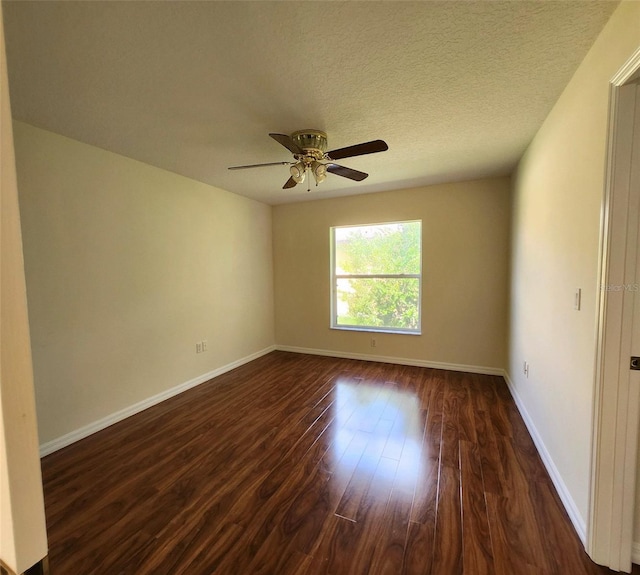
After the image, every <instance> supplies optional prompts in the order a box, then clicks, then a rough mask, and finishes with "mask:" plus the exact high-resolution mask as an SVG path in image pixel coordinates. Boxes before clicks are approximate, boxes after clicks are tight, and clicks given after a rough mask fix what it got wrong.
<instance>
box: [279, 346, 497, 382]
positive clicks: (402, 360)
mask: <svg viewBox="0 0 640 575" xmlns="http://www.w3.org/2000/svg"><path fill="white" fill-rule="evenodd" d="M276 349H277V350H278V351H289V352H292V353H307V354H310V355H323V356H327V357H339V358H343V359H359V360H361V361H379V362H381V363H394V364H397V365H414V366H416V367H431V368H433V369H446V370H447V371H465V372H467V373H481V374H484V375H504V370H503V369H502V368H499V367H485V366H481V365H464V364H459V363H443V362H439V361H428V360H424V359H411V358H407V357H392V356H386V355H371V354H368V353H351V352H348V351H335V350H329V349H313V348H310V347H295V346H290V345H277V346H276Z"/></svg>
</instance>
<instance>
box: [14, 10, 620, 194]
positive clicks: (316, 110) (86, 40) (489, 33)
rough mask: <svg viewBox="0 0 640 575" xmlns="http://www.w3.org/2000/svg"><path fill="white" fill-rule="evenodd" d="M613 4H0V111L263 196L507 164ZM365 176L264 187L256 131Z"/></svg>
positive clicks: (459, 175)
mask: <svg viewBox="0 0 640 575" xmlns="http://www.w3.org/2000/svg"><path fill="white" fill-rule="evenodd" d="M616 5H617V2H610V1H588V2H585V1H564V2H549V1H547V2H539V1H536V2H529V1H524V0H523V1H515V2H502V1H494V2H483V1H476V2H459V1H446V2H267V1H264V2H240V1H233V2H188V1H172V2H131V1H130V2H57V1H51V2H26V1H18V2H14V1H10V2H6V1H5V2H3V9H4V19H5V33H6V42H7V57H8V67H9V77H10V87H11V100H12V102H11V103H12V107H13V115H14V117H15V118H16V119H18V120H22V121H25V122H28V123H30V124H33V125H35V126H38V127H41V128H45V129H47V130H51V131H53V132H57V133H59V134H63V135H66V136H69V137H71V138H75V139H77V140H80V141H82V142H86V143H88V144H92V145H95V146H99V147H101V148H104V149H107V150H111V151H113V152H117V153H119V154H123V155H125V156H128V157H131V158H135V159H137V160H140V161H142V162H146V163H148V164H151V165H154V166H158V167H161V168H164V169H166V170H170V171H172V172H177V173H179V174H183V175H185V176H188V177H191V178H194V179H196V180H199V181H201V182H206V183H208V184H212V185H214V186H217V187H220V188H223V189H226V190H229V191H231V192H235V193H238V194H242V195H244V196H248V197H251V198H255V199H258V200H261V201H264V202H267V203H272V204H277V203H284V202H289V201H297V200H303V199H316V198H318V197H334V196H338V195H348V194H359V193H365V192H376V191H382V190H390V189H398V188H406V187H412V186H418V185H425V184H431V183H437V182H444V181H455V180H464V179H471V178H476V177H484V176H491V175H502V174H508V173H510V172H511V170H512V169H513V167H514V166H515V164H516V162H517V160H518V159H519V158H520V156H521V155H522V153H523V151H524V150H525V148H526V146H527V145H528V143H529V142H530V141H531V139H532V137H533V136H534V134H535V132H536V131H537V129H538V128H539V127H540V125H541V123H542V121H543V120H544V118H545V117H546V115H547V114H548V112H549V110H550V109H551V107H552V105H553V103H554V102H555V101H556V100H557V98H558V96H559V95H560V93H561V92H562V90H563V88H564V87H565V86H566V84H567V82H568V81H569V79H570V78H571V75H572V74H573V72H574V71H575V69H576V67H577V66H578V64H579V63H580V61H581V60H582V59H583V58H584V56H585V54H586V52H587V51H588V49H589V47H590V46H591V45H592V43H593V41H594V40H595V38H596V36H597V35H598V33H599V31H600V30H601V29H602V27H603V26H604V24H605V22H606V21H607V19H608V18H609V16H610V15H611V13H612V12H613V10H614V9H615V7H616ZM303 128H316V129H321V130H325V131H326V132H328V136H329V148H330V149H332V148H340V147H344V146H348V145H351V144H356V143H360V142H364V141H368V140H373V139H377V138H380V139H383V140H385V141H386V142H387V143H388V144H389V151H387V152H383V153H379V154H375V155H369V156H362V157H358V158H351V159H348V160H342V161H341V162H340V163H341V164H343V165H346V166H349V167H352V168H355V169H358V170H361V171H365V172H368V173H370V177H369V178H368V179H367V180H365V181H363V182H361V183H357V182H352V181H351V180H347V179H344V178H341V177H339V176H336V175H329V177H328V178H327V181H326V182H324V183H323V184H321V185H320V186H319V187H318V188H312V191H311V193H308V192H307V191H306V188H307V187H306V184H305V185H299V186H297V187H296V188H294V189H292V190H282V189H281V188H282V185H283V184H284V182H285V181H286V180H287V179H288V177H289V173H288V168H287V167H286V166H273V167H265V168H259V169H254V170H243V171H229V170H227V167H228V166H233V165H238V164H253V163H262V162H277V161H281V160H289V159H291V156H290V154H289V152H288V151H287V150H286V149H285V148H283V147H282V146H280V145H279V144H277V143H276V142H275V141H273V140H272V139H271V138H269V137H268V133H269V132H279V133H291V132H293V131H295V130H300V129H303Z"/></svg>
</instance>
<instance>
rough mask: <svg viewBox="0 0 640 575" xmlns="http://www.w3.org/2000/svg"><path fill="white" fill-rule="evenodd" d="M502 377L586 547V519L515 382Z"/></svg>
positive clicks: (504, 374) (506, 375)
mask: <svg viewBox="0 0 640 575" xmlns="http://www.w3.org/2000/svg"><path fill="white" fill-rule="evenodd" d="M502 375H503V376H504V379H505V381H506V382H507V386H508V387H509V391H510V393H511V397H513V400H514V401H515V403H516V406H517V407H518V411H519V412H520V416H521V417H522V420H523V421H524V423H525V425H526V426H527V429H528V430H529V434H530V435H531V439H533V443H535V446H536V449H537V450H538V453H539V454H540V458H541V459H542V462H543V463H544V466H545V467H546V468H547V473H549V476H550V477H551V481H552V482H553V485H554V486H555V488H556V491H557V492H558V495H559V496H560V500H561V501H562V504H563V505H564V508H565V510H566V512H567V514H568V515H569V519H571V523H572V524H573V527H574V529H575V530H576V532H577V534H578V537H580V541H582V544H583V545H584V544H585V542H586V540H587V524H586V521H585V520H584V517H582V514H581V513H580V511H579V510H578V506H577V505H576V502H575V501H574V500H573V497H571V493H570V491H569V489H568V488H567V486H566V484H565V482H564V481H563V479H562V475H561V474H560V471H558V468H557V467H556V464H555V463H554V462H553V459H552V457H551V455H550V453H549V451H548V450H547V447H546V445H545V444H544V441H543V440H542V437H541V436H540V433H538V429H537V428H536V426H535V424H534V423H533V419H532V418H531V416H530V415H529V412H528V411H527V408H526V407H525V404H524V401H523V400H522V398H521V397H520V395H519V394H518V391H517V390H516V387H515V385H514V384H513V381H511V378H510V377H509V374H508V373H507V371H506V370H505V371H504V372H503V373H502Z"/></svg>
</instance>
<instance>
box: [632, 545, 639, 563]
mask: <svg viewBox="0 0 640 575" xmlns="http://www.w3.org/2000/svg"><path fill="white" fill-rule="evenodd" d="M631 562H632V563H635V564H636V565H639V564H640V542H638V541H634V542H633V543H632V544H631Z"/></svg>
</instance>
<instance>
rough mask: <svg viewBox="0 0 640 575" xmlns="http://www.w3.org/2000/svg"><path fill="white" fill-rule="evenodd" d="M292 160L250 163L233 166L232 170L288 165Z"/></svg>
mask: <svg viewBox="0 0 640 575" xmlns="http://www.w3.org/2000/svg"><path fill="white" fill-rule="evenodd" d="M289 164H291V162H269V163H268V164H248V165H246V166H231V167H230V168H229V169H230V170H246V169H247V168H262V167H263V166H288V165H289Z"/></svg>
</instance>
